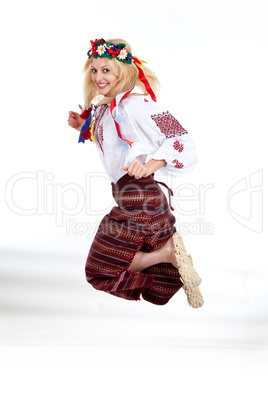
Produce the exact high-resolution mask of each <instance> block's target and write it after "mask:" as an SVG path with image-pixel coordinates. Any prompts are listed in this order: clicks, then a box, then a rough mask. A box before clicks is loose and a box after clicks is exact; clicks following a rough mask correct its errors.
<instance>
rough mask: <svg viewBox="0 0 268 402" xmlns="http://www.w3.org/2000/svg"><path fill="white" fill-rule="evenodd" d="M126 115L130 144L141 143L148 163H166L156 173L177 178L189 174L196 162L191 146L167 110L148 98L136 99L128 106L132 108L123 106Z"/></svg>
mask: <svg viewBox="0 0 268 402" xmlns="http://www.w3.org/2000/svg"><path fill="white" fill-rule="evenodd" d="M129 104H130V102H129ZM135 107H136V109H135ZM126 113H127V114H128V115H129V116H128V117H129V119H130V121H131V125H132V132H134V137H132V138H133V140H134V142H135V141H142V142H144V143H145V144H146V145H147V149H148V150H149V152H148V156H149V159H156V160H161V159H164V160H165V161H166V163H167V164H166V165H165V166H164V167H163V168H161V169H159V170H158V171H157V172H158V173H159V174H164V175H168V174H172V175H173V176H180V175H182V174H186V173H189V172H190V171H192V169H193V168H194V166H195V164H196V162H197V156H196V147H195V143H194V141H193V138H192V136H191V135H190V134H189V133H188V132H187V131H186V130H185V129H184V128H183V127H182V126H181V124H180V123H179V121H178V120H177V119H176V118H175V117H174V116H173V115H172V114H171V113H170V112H169V111H168V110H165V109H163V107H162V106H161V105H159V104H158V103H155V102H153V101H151V100H149V99H148V98H143V97H139V99H138V100H136V102H132V107H130V108H127V105H126ZM129 119H128V120H129ZM143 145H144V144H143Z"/></svg>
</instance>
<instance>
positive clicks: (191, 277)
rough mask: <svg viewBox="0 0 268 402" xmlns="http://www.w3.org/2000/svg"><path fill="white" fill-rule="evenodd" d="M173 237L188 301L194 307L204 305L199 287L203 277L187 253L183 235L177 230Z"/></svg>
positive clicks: (178, 266)
mask: <svg viewBox="0 0 268 402" xmlns="http://www.w3.org/2000/svg"><path fill="white" fill-rule="evenodd" d="M172 238H173V244H174V248H175V257H176V261H177V268H178V271H179V274H180V276H181V280H182V282H183V284H184V286H183V289H184V291H185V293H186V295H187V300H188V303H189V305H190V306H191V307H194V308H198V307H202V306H203V304H204V300H203V296H202V294H201V292H200V290H199V288H198V286H199V285H200V284H201V282H202V279H201V278H200V276H199V275H198V273H197V272H196V270H195V269H194V267H193V260H192V257H191V256H190V254H187V251H186V248H185V246H184V243H183V240H182V237H181V235H180V234H179V233H177V232H176V233H174V234H173V236H172Z"/></svg>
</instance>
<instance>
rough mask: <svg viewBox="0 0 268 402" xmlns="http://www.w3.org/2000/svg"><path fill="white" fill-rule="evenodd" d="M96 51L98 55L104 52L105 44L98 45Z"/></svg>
mask: <svg viewBox="0 0 268 402" xmlns="http://www.w3.org/2000/svg"><path fill="white" fill-rule="evenodd" d="M97 52H98V55H99V56H102V55H103V54H104V53H105V52H106V45H99V46H98V48H97Z"/></svg>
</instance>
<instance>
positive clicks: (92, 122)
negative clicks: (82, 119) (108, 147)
mask: <svg viewBox="0 0 268 402" xmlns="http://www.w3.org/2000/svg"><path fill="white" fill-rule="evenodd" d="M89 131H90V139H91V141H92V142H95V139H94V134H93V131H94V119H93V117H92V118H91V123H90V127H89Z"/></svg>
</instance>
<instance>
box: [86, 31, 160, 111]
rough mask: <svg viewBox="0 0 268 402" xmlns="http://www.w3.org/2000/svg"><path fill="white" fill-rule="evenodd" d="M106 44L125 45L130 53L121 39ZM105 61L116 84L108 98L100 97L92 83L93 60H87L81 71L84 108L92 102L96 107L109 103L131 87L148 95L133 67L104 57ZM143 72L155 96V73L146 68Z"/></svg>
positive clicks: (128, 47) (156, 84)
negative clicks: (95, 103)
mask: <svg viewBox="0 0 268 402" xmlns="http://www.w3.org/2000/svg"><path fill="white" fill-rule="evenodd" d="M106 42H111V43H114V44H116V45H117V44H119V43H125V44H126V48H127V50H128V52H130V53H132V50H131V46H130V45H129V43H128V42H126V41H125V40H123V39H107V41H106ZM106 59H107V64H108V66H109V68H110V70H111V72H112V73H113V74H115V75H116V76H117V77H118V83H117V85H116V87H115V88H114V89H113V90H112V91H111V92H110V93H109V96H104V97H102V96H100V95H99V93H98V90H97V88H96V85H95V84H94V82H93V81H92V72H91V63H92V61H93V60H94V58H93V57H91V58H90V59H88V60H87V61H86V63H85V65H84V69H83V72H84V74H85V76H84V86H83V90H84V99H85V107H86V108H88V107H90V105H91V103H92V101H93V100H95V102H97V105H98V106H99V105H101V104H104V103H111V102H112V100H113V99H114V98H115V97H116V95H118V94H120V93H121V92H125V91H128V90H129V89H131V88H132V87H133V86H135V87H136V88H138V89H139V90H140V91H141V94H142V95H149V93H148V92H147V90H146V88H145V85H144V84H143V82H142V81H141V80H140V79H139V73H138V70H137V68H136V66H135V65H133V64H127V63H124V62H122V61H119V60H116V59H115V58H114V59H112V60H111V59H109V58H108V57H106ZM105 61H106V60H105ZM143 72H144V74H145V76H146V78H147V80H148V82H149V84H150V86H151V88H152V90H153V91H154V93H155V94H157V93H158V92H159V81H158V78H157V77H156V75H155V73H154V72H153V71H152V70H150V69H149V68H148V67H146V66H144V70H143Z"/></svg>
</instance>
